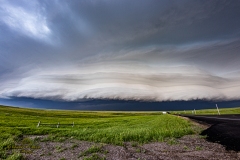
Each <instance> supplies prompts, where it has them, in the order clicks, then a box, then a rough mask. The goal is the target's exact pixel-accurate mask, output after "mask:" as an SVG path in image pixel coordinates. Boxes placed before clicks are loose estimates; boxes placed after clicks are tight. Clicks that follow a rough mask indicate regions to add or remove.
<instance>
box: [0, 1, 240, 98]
mask: <svg viewBox="0 0 240 160" xmlns="http://www.w3.org/2000/svg"><path fill="white" fill-rule="evenodd" d="M0 3H1V7H0V35H1V37H0V47H1V50H0V62H1V63H0V81H1V84H0V97H1V98H10V97H32V98H41V99H58V100H64V101H76V100H80V99H84V98H96V99H99V98H103V99H106V98H107V99H127V100H150V101H165V100H192V99H221V100H233V99H240V92H238V91H239V89H240V63H239V59H240V54H239V51H240V36H239V35H240V21H239V18H238V17H239V16H240V11H239V9H238V8H239V7H240V3H239V2H238V1H221V2H213V1H188V0H186V1H181V2H180V1H142V2H141V3H140V2H137V1H131V2H129V1H101V2H99V1H71V2H62V1H34V2H32V3H26V2H25V1H21V2H20V1H4V0H2V1H0Z"/></svg>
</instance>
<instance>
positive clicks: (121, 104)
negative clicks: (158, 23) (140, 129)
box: [0, 98, 240, 111]
mask: <svg viewBox="0 0 240 160" xmlns="http://www.w3.org/2000/svg"><path fill="white" fill-rule="evenodd" d="M216 103H217V104H218V107H219V108H231V107H239V106H240V100H234V101H206V100H190V101H164V102H146V101H124V100H101V99H92V100H81V101H75V102H63V101H52V100H40V99H32V98H11V99H0V104H2V105H8V106H16V107H24V108H40V109H60V110H89V111H173V110H193V109H196V110H197V109H215V104H216Z"/></svg>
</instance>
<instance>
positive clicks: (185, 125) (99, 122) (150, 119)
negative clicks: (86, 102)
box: [0, 106, 195, 158]
mask: <svg viewBox="0 0 240 160" xmlns="http://www.w3.org/2000/svg"><path fill="white" fill-rule="evenodd" d="M39 121H41V123H40V126H39V127H37V124H38V122H39ZM58 122H59V123H60V124H59V127H58V128H57V124H58ZM73 122H74V126H72V124H73ZM193 128H194V127H193V124H192V123H191V122H189V121H187V120H185V119H182V118H180V117H177V116H173V115H162V114H161V112H81V111H67V110H66V111H55V110H37V109H25V108H14V107H5V106H0V131H1V134H0V142H2V143H1V145H0V150H2V151H4V150H7V149H11V146H12V145H14V144H15V143H17V142H18V141H19V140H20V139H21V137H23V136H26V135H49V136H48V138H46V141H48V140H54V141H61V140H64V139H66V138H70V137H71V138H74V139H78V140H85V141H92V142H101V143H111V144H116V145H121V144H122V143H123V142H130V141H134V142H138V143H147V142H152V141H164V140H165V139H167V138H178V137H181V136H184V135H187V134H193V133H194V132H195V130H194V129H193ZM0 156H1V153H0ZM2 157H3V156H2ZM0 158H1V157H0Z"/></svg>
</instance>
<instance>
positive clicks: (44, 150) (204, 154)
mask: <svg viewBox="0 0 240 160" xmlns="http://www.w3.org/2000/svg"><path fill="white" fill-rule="evenodd" d="M29 138H32V139H36V138H37V139H38V141H37V145H38V146H39V148H35V149H33V150H32V151H31V153H30V152H29V153H23V154H24V156H25V157H26V159H29V160H32V159H35V160H50V159H51V160H55V159H56V160H60V159H62V160H64V159H66V160H71V159H72V160H75V159H80V160H81V159H82V160H83V159H86V160H87V159H88V160H91V159H92V160H95V159H106V160H113V159H114V160H123V159H127V160H140V159H141V160H142V159H146V160H161V159H164V160H177V159H179V160H180V159H181V160H182V159H186V160H192V159H195V160H198V159H199V160H200V159H201V160H203V159H206V160H209V159H210V160H211V159H218V160H221V159H222V160H226V159H231V160H237V159H240V155H239V153H238V152H235V151H227V150H226V149H225V148H224V147H223V146H222V145H220V144H218V143H211V142H208V141H206V140H205V138H203V137H201V136H198V135H188V136H184V137H182V138H179V139H169V140H167V141H166V142H154V143H148V144H138V143H136V142H125V143H124V144H123V146H116V145H110V144H102V143H93V142H86V141H78V140H75V139H67V140H65V141H63V142H53V141H44V142H43V141H41V140H42V139H44V138H46V137H36V136H32V137H31V136H30V137H29Z"/></svg>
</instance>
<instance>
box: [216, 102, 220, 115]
mask: <svg viewBox="0 0 240 160" xmlns="http://www.w3.org/2000/svg"><path fill="white" fill-rule="evenodd" d="M216 108H217V111H218V115H220V112H219V109H218V106H217V104H216Z"/></svg>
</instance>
